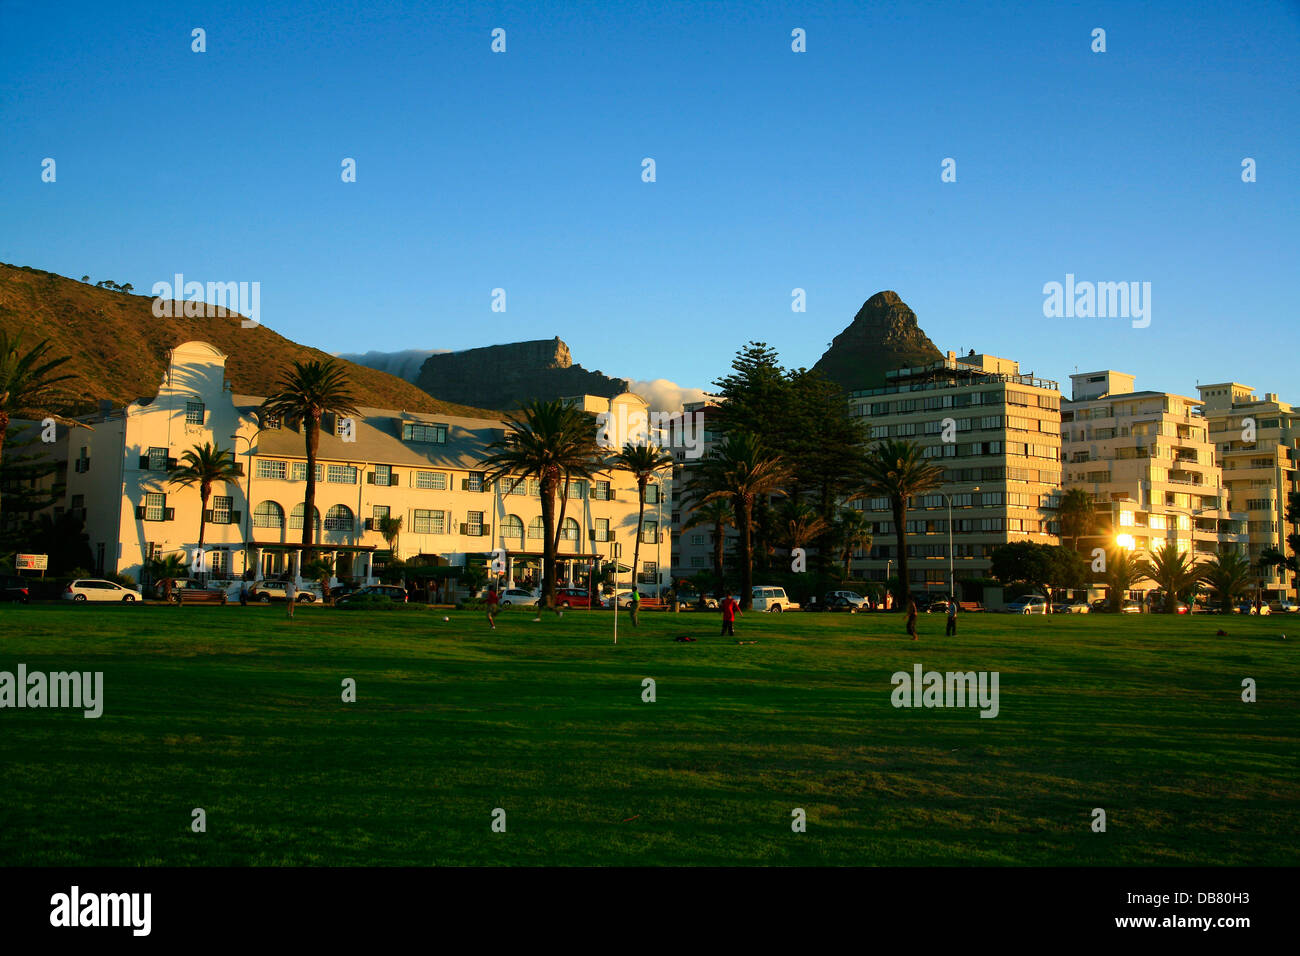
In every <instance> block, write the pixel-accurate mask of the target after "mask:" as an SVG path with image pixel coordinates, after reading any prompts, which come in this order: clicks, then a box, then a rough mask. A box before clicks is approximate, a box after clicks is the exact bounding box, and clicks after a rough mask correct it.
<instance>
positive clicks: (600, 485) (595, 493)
mask: <svg viewBox="0 0 1300 956" xmlns="http://www.w3.org/2000/svg"><path fill="white" fill-rule="evenodd" d="M591 497H592V498H593V499H595V500H596V501H609V482H608V481H597V482H596V483H595V484H594V485H593V486H592V488H591Z"/></svg>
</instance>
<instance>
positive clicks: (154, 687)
mask: <svg viewBox="0 0 1300 956" xmlns="http://www.w3.org/2000/svg"><path fill="white" fill-rule="evenodd" d="M443 614H444V612H441V611H438V612H434V611H430V610H427V609H424V608H420V609H410V610H403V611H393V612H382V611H375V612H346V611H340V610H332V609H328V608H321V607H309V608H304V609H301V610H299V611H298V619H297V620H296V621H295V622H293V623H292V624H290V623H288V622H287V621H285V620H284V610H283V607H282V606H281V607H260V608H238V607H225V608H222V607H194V608H171V607H161V606H149V607H117V606H113V607H94V606H90V607H68V606H31V607H18V606H12V605H8V606H0V671H15V670H16V667H17V665H18V664H19V663H24V664H26V665H27V668H28V671H29V672H31V671H37V670H43V671H60V670H83V671H84V670H90V671H103V673H104V698H105V704H104V714H103V716H102V717H100V718H99V719H98V720H87V719H85V718H83V716H82V714H81V712H80V711H68V710H62V711H60V710H49V709H47V710H31V709H23V710H17V709H3V710H0V760H2V761H3V766H4V774H3V784H0V863H3V864H5V865H46V864H60V865H62V864H74V865H77V864H103V865H108V864H121V865H145V866H149V865H161V864H168V865H205V864H237V865H239V864H253V865H286V864H289V865H292V864H345V865H348V864H372V865H374V864H384V865H386V864H414V865H427V864H439V865H447V864H485V865H521V864H522V865H531V864H624V865H629V864H630V865H666V864H669V865H671V864H721V865H728V864H734V865H750V864H760V865H765V864H793V865H805V864H830V865H840V864H879V865H897V864H920V865H961V864H992V865H998V864H1047V865H1051V864H1061V865H1162V864H1189V865H1190V864H1274V865H1277V864H1283V865H1287V864H1295V863H1297V862H1300V852H1298V850H1300V835H1298V834H1300V826H1298V825H1297V824H1298V823H1300V812H1298V811H1300V781H1298V774H1297V738H1298V737H1300V672H1298V671H1300V669H1298V668H1297V653H1296V646H1297V644H1300V619H1298V618H1289V619H1288V618H1286V617H1282V616H1273V617H1268V618H1262V619H1249V618H1240V617H1206V618H1200V617H1196V618H1190V619H1189V618H1185V617H1184V618H1168V617H1165V616H1163V615H1159V616H1145V617H1129V616H1117V615H1083V616H1058V617H1053V618H1047V619H1045V618H1037V617H1012V616H1009V615H993V614H989V615H965V616H963V617H962V619H961V623H960V627H961V634H960V635H959V636H958V637H956V638H945V637H943V620H942V618H941V617H940V616H938V615H931V616H924V615H923V616H922V618H921V636H922V640H921V641H920V642H918V643H911V642H909V641H907V640H906V639H905V638H904V637H903V636H902V635H901V631H902V621H901V619H900V618H899V617H898V616H896V615H883V614H881V615H876V614H871V615H840V614H785V615H748V616H745V617H742V619H741V621H740V624H739V626H738V630H737V639H742V640H746V641H756V642H757V643H754V644H737V643H736V642H735V640H734V639H732V638H719V637H718V636H717V632H718V628H719V619H718V617H717V615H716V614H707V615H705V614H696V613H685V614H681V615H677V616H671V615H668V614H663V613H644V614H643V615H642V623H641V627H640V628H639V629H638V630H636V631H633V630H632V629H631V628H630V627H629V626H627V619H626V618H623V619H622V621H621V622H620V627H619V644H618V646H617V647H615V646H613V644H612V643H611V619H610V616H609V614H608V613H602V612H589V611H571V612H569V613H567V614H566V615H565V616H564V618H563V619H559V620H557V619H556V618H555V617H554V616H553V615H547V616H545V617H544V618H543V620H542V622H541V623H534V622H533V620H532V617H533V615H532V614H531V613H528V612H523V611H519V610H518V609H511V611H508V612H506V613H503V614H502V615H501V618H500V619H499V622H498V631H497V632H496V633H492V632H489V631H488V630H487V629H486V625H485V624H484V622H483V619H482V617H481V616H479V615H477V614H469V613H462V612H449V616H450V622H446V623H445V622H444V621H443V619H442V618H443ZM1220 627H1222V628H1224V629H1226V630H1227V631H1228V632H1229V634H1228V636H1227V637H1215V636H1214V632H1215V630H1216V629H1218V628H1220ZM1288 627H1290V628H1294V630H1295V633H1289V634H1288V635H1287V637H1288V639H1287V640H1286V641H1283V640H1282V639H1281V638H1280V634H1282V633H1283V632H1285V631H1287V629H1288ZM679 634H690V635H692V636H695V637H698V638H699V641H698V642H697V643H678V642H676V641H674V640H673V638H674V637H676V636H677V635H679ZM918 663H919V664H921V665H922V666H923V668H924V669H925V670H930V669H934V670H939V671H948V670H960V671H967V670H975V671H981V670H984V671H997V672H999V673H1000V675H1001V679H1000V712H999V714H998V716H997V717H996V718H995V719H981V718H980V717H979V712H978V711H977V710H975V709H922V710H917V709H906V708H895V707H893V706H892V704H891V699H890V698H891V692H892V691H893V686H892V684H891V682H890V678H891V675H892V674H893V673H894V672H895V671H898V670H903V671H909V672H910V671H911V669H912V666H913V665H914V664H918ZM349 677H350V678H354V679H355V681H356V687H357V697H358V699H357V701H356V702H355V703H344V702H343V701H342V700H341V693H342V692H341V684H342V681H343V679H344V678H349ZM647 677H649V678H653V679H654V681H655V682H656V688H655V690H656V698H657V699H656V700H655V702H653V703H646V702H643V700H642V680H643V678H647ZM1247 677H1250V678H1254V679H1255V681H1256V682H1257V684H1258V695H1259V700H1258V702H1257V703H1244V702H1243V701H1242V699H1241V693H1242V687H1241V683H1242V680H1243V678H1247ZM195 807H202V808H203V809H204V810H205V811H206V814H207V832H206V833H201V834H197V833H193V832H191V828H190V822H191V810H192V809H193V808H195ZM796 807H798V808H803V809H804V810H805V811H806V813H807V832H805V833H795V832H792V829H791V820H792V817H791V812H792V810H793V809H794V808H796ZM1094 807H1101V808H1104V809H1105V810H1106V813H1107V817H1108V820H1107V831H1106V832H1105V833H1094V832H1093V831H1092V829H1091V827H1090V824H1091V822H1092V813H1091V812H1092V809H1093V808H1094ZM495 808H502V809H504V810H505V811H506V832H505V833H494V832H493V831H492V829H491V821H492V813H493V810H494V809H495Z"/></svg>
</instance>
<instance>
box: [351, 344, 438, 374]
mask: <svg viewBox="0 0 1300 956" xmlns="http://www.w3.org/2000/svg"><path fill="white" fill-rule="evenodd" d="M449 351H451V350H450V349H405V350H403V351H401V352H366V353H365V354H364V355H363V354H361V353H359V352H344V353H343V354H341V355H339V358H341V359H346V360H347V361H349V362H355V363H356V364H358V365H364V366H365V367H366V368H373V369H375V370H377V371H380V372H387V373H388V374H390V375H396V376H397V377H398V378H404V379H406V380H407V381H408V382H414V381H415V380H416V379H417V378H419V376H420V366H422V365H423V364H424V360H425V359H427V358H428V357H429V356H430V355H433V354H434V353H435V352H449Z"/></svg>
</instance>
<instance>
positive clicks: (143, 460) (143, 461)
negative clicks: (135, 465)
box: [140, 455, 149, 471]
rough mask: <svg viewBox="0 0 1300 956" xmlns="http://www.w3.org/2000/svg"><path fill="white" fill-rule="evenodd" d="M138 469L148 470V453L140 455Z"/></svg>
mask: <svg viewBox="0 0 1300 956" xmlns="http://www.w3.org/2000/svg"><path fill="white" fill-rule="evenodd" d="M140 470H141V471H148V470H149V456H148V455H141V456H140Z"/></svg>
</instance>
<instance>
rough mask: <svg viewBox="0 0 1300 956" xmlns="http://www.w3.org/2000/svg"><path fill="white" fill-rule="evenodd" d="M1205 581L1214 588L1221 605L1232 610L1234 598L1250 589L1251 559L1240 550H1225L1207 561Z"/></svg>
mask: <svg viewBox="0 0 1300 956" xmlns="http://www.w3.org/2000/svg"><path fill="white" fill-rule="evenodd" d="M1205 582H1206V583H1207V584H1209V585H1210V587H1212V588H1213V589H1214V593H1215V595H1216V596H1217V597H1218V599H1219V606H1220V607H1222V608H1223V610H1225V611H1230V610H1232V602H1233V599H1234V598H1237V597H1240V596H1242V595H1244V594H1246V593H1247V592H1249V591H1250V584H1251V569H1250V560H1249V559H1248V558H1247V557H1246V556H1245V555H1244V554H1242V553H1241V552H1240V551H1224V552H1222V553H1221V554H1219V555H1218V556H1217V557H1215V558H1214V559H1213V560H1211V561H1209V562H1207V563H1206V565H1205Z"/></svg>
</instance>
